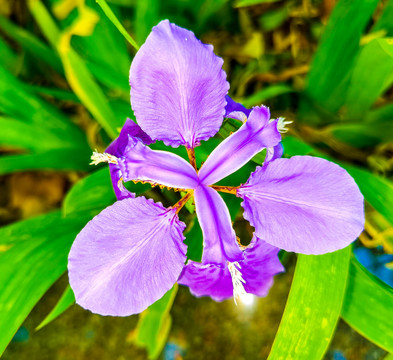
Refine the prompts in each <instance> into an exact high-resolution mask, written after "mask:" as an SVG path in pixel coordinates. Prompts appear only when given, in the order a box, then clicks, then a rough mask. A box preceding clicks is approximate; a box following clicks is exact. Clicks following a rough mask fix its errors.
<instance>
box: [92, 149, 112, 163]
mask: <svg viewBox="0 0 393 360" xmlns="http://www.w3.org/2000/svg"><path fill="white" fill-rule="evenodd" d="M91 160H92V161H91V163H90V165H98V164H100V163H102V162H106V163H110V164H117V157H116V156H113V155H111V154H108V153H105V152H104V153H99V152H97V151H93V155H92V156H91Z"/></svg>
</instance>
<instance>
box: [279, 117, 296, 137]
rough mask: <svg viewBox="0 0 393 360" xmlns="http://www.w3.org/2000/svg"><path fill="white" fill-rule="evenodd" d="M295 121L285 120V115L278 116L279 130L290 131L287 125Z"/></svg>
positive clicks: (282, 131)
mask: <svg viewBox="0 0 393 360" xmlns="http://www.w3.org/2000/svg"><path fill="white" fill-rule="evenodd" d="M292 123H293V121H291V120H285V118H284V117H279V118H278V123H277V130H278V131H279V132H280V133H286V132H287V131H288V128H287V127H286V126H287V125H289V124H292Z"/></svg>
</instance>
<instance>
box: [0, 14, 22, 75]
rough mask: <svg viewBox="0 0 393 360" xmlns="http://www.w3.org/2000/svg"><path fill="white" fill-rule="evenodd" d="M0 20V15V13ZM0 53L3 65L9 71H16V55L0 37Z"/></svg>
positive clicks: (17, 60)
mask: <svg viewBox="0 0 393 360" xmlns="http://www.w3.org/2000/svg"><path fill="white" fill-rule="evenodd" d="M0 21H1V15H0ZM0 54H1V62H2V64H3V66H4V67H5V68H6V69H7V70H8V71H9V72H11V73H13V74H14V73H16V69H17V68H18V65H19V63H20V61H19V59H18V55H16V54H15V53H14V52H13V51H12V50H11V49H10V48H9V46H8V45H7V44H6V43H5V42H4V41H3V39H2V38H1V37H0Z"/></svg>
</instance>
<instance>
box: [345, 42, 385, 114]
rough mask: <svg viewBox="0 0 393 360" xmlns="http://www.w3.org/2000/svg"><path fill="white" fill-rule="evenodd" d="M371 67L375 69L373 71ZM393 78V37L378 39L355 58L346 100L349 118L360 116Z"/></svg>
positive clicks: (366, 46)
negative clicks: (370, 70)
mask: <svg viewBox="0 0 393 360" xmlns="http://www.w3.org/2000/svg"><path fill="white" fill-rule="evenodd" d="M368 69H374V70H373V72H372V75H371V74H370V72H369V71H368ZM392 82H393V39H375V40H372V41H371V42H370V43H368V44H367V45H365V46H364V48H363V49H362V50H361V52H360V55H359V57H358V59H357V60H356V63H355V66H354V68H353V73H352V77H351V86H350V87H349V88H348V93H347V97H346V100H345V104H344V105H345V107H346V114H345V116H346V118H349V119H359V118H362V117H363V116H364V113H365V112H366V111H367V110H368V109H369V108H370V107H371V105H373V103H374V102H375V100H377V99H378V97H379V96H380V95H381V94H382V93H383V92H384V91H385V90H386V89H387V88H389V87H390V85H391V84H392Z"/></svg>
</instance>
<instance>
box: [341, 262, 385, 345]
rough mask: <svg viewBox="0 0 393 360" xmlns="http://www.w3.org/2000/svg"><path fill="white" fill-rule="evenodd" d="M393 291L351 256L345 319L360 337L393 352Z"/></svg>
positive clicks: (343, 312) (344, 312)
mask: <svg viewBox="0 0 393 360" xmlns="http://www.w3.org/2000/svg"><path fill="white" fill-rule="evenodd" d="M392 304H393V289H392V288H391V287H389V286H388V285H386V284H385V283H384V282H382V281H381V280H379V279H378V278H376V277H375V276H374V275H372V274H370V273H369V272H368V271H367V270H366V269H365V268H364V267H363V266H361V265H360V264H359V262H358V261H357V260H356V259H355V258H354V257H352V259H351V265H350V268H349V279H348V289H347V293H346V295H345V300H344V305H343V309H342V317H343V319H344V320H345V321H346V322H347V323H348V324H349V325H350V326H351V327H352V328H354V329H355V330H356V331H357V332H358V333H359V334H361V335H362V336H364V337H365V338H367V339H369V340H370V341H372V342H373V343H375V344H376V345H378V346H379V347H381V348H382V349H384V350H386V351H388V352H393V329H392V319H393V306H392Z"/></svg>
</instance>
